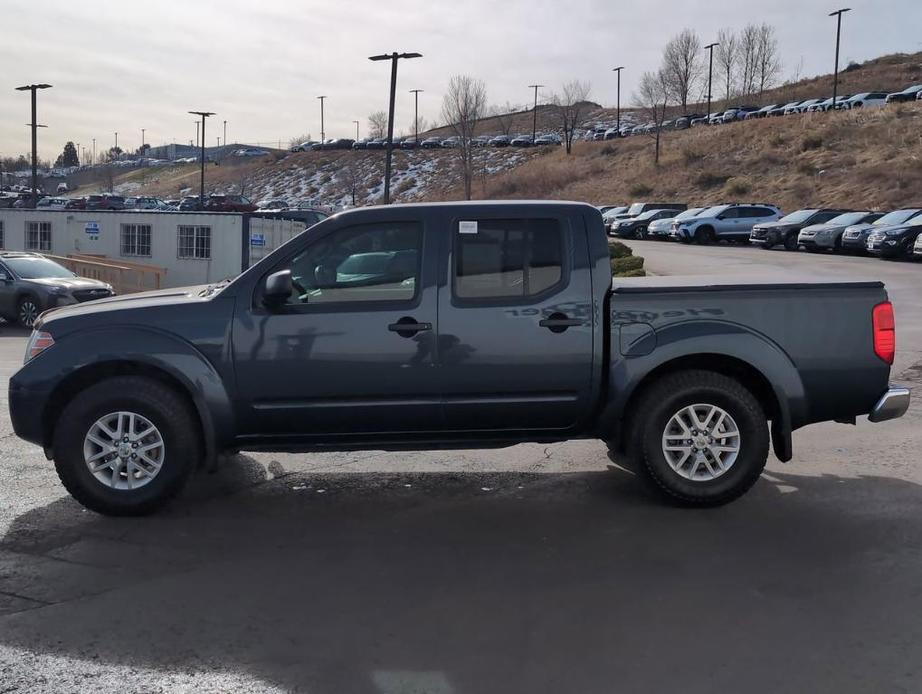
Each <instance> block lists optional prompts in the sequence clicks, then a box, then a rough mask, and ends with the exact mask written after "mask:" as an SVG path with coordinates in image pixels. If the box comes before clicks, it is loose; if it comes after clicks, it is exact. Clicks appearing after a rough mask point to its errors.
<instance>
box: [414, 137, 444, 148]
mask: <svg viewBox="0 0 922 694" xmlns="http://www.w3.org/2000/svg"><path fill="white" fill-rule="evenodd" d="M419 146H420V147H422V148H423V149H438V148H440V147H441V146H442V138H441V137H427V138H426V139H425V140H423V141H422V142H421V143H420V145H419Z"/></svg>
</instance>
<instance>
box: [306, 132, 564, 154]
mask: <svg viewBox="0 0 922 694" xmlns="http://www.w3.org/2000/svg"><path fill="white" fill-rule="evenodd" d="M471 143H472V144H473V145H474V147H532V146H550V145H559V144H561V139H560V136H559V135H558V134H557V133H542V134H540V135H537V136H536V137H535V138H534V140H532V137H531V135H515V136H511V135H494V136H492V137H491V136H488V135H479V136H477V137H475V138H473V139H472V140H471ZM460 145H461V139H460V138H459V137H427V138H425V139H422V140H419V141H418V142H417V140H416V138H415V137H395V138H394V139H393V146H394V149H452V148H455V147H459V146H460ZM386 148H387V138H386V137H370V138H364V139H361V140H350V139H348V138H336V139H330V140H326V141H325V142H314V141H312V140H309V141H307V142H302V143H301V144H299V145H295V146H294V147H292V148H291V151H292V152H311V151H312V152H317V151H322V150H334V149H353V150H360V149H380V150H383V149H386Z"/></svg>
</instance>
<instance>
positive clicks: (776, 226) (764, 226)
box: [753, 222, 797, 229]
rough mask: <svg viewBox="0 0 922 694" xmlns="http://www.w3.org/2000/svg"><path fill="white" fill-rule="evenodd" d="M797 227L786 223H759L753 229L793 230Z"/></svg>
mask: <svg viewBox="0 0 922 694" xmlns="http://www.w3.org/2000/svg"><path fill="white" fill-rule="evenodd" d="M796 226H797V225H796V224H790V223H788V222H760V223H759V224H756V225H755V226H754V227H753V228H754V229H793V228H795V227H796Z"/></svg>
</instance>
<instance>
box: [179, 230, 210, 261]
mask: <svg viewBox="0 0 922 694" xmlns="http://www.w3.org/2000/svg"><path fill="white" fill-rule="evenodd" d="M176 257H177V258H195V259H198V260H211V227H205V226H193V225H187V224H183V225H180V227H179V231H178V233H177V235H176Z"/></svg>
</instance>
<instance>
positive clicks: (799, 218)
mask: <svg viewBox="0 0 922 694" xmlns="http://www.w3.org/2000/svg"><path fill="white" fill-rule="evenodd" d="M817 212H819V210H797V212H791V214H788V215H785V216H784V217H782V218H781V219H779V220H778V221H779V222H781V223H784V224H796V223H798V222H806V221H807V220H808V219H810V217H812V216H813V215H815V214H816V213H817Z"/></svg>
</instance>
